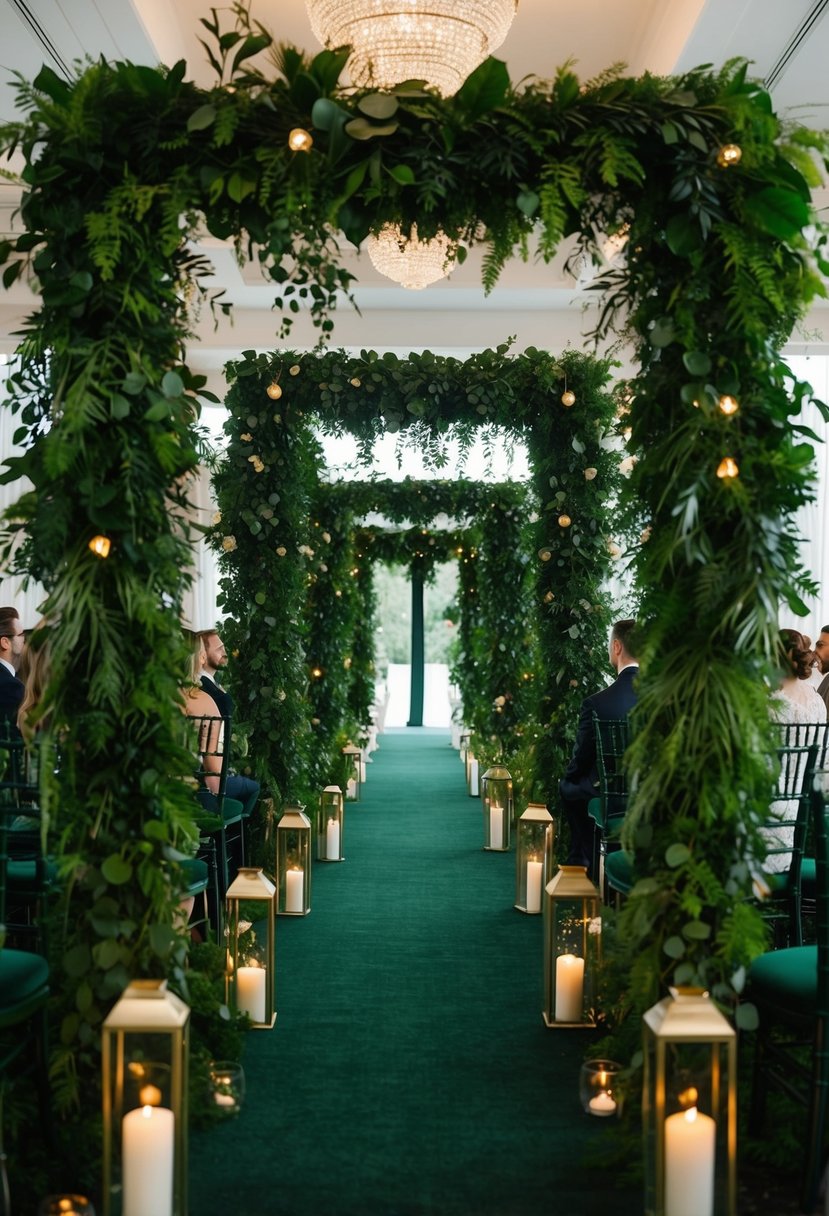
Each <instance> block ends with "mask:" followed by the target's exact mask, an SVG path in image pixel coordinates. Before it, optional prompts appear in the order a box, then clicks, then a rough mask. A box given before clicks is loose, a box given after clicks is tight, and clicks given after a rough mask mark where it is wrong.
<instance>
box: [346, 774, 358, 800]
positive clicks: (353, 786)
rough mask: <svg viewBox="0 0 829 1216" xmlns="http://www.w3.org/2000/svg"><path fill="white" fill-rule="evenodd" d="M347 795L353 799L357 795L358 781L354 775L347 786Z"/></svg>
mask: <svg viewBox="0 0 829 1216" xmlns="http://www.w3.org/2000/svg"><path fill="white" fill-rule="evenodd" d="M345 796H346V798H350V799H351V800H352V801H353V800H354V799H355V798H356V797H357V782H356V781H355V780H354V778H353V777H349V779H348V782H347V784H346V787H345Z"/></svg>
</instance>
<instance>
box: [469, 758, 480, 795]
mask: <svg viewBox="0 0 829 1216" xmlns="http://www.w3.org/2000/svg"><path fill="white" fill-rule="evenodd" d="M469 793H470V794H471V796H472V797H473V798H477V797H478V795H479V793H480V790H479V788H478V761H477V760H476V759H475V757H474V756H472V757H471V759H470V761H469Z"/></svg>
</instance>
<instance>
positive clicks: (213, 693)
mask: <svg viewBox="0 0 829 1216" xmlns="http://www.w3.org/2000/svg"><path fill="white" fill-rule="evenodd" d="M201 639H202V642H203V643H204V665H203V667H202V670H201V675H200V677H199V682H200V684H201V686H202V688H203V689H204V691H205V692H206V693H207V695H208V696H210V697H212V698H213V700H214V701H215V702H216V705H217V706H218V708H219V713H220V714H221V715H222V717H223V718H231V717H232V716H233V698H232V697H231V695H230V693H229V692H227V691H226V690H225V689H224V688H222V687H221V685H220V684H218V682H217V680H216V676H217V674H218V671H219V668H220V667H225V666H226V665H227V651H226V650H225V646H224V642H223V641H222V639H221V638H220V637H219V635H218V633H217V632H216V630H215V629H205V630H204V632H203V633H202V635H201Z"/></svg>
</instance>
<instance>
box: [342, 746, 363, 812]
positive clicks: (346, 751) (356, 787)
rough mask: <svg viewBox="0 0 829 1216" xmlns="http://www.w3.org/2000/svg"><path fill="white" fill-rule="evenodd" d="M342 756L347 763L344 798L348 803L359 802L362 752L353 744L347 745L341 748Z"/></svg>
mask: <svg viewBox="0 0 829 1216" xmlns="http://www.w3.org/2000/svg"><path fill="white" fill-rule="evenodd" d="M343 755H344V756H345V758H346V760H347V761H348V779H347V782H346V787H345V796H346V798H347V799H348V801H349V802H359V801H360V793H361V787H362V775H363V769H362V764H361V760H362V752H361V751H360V749H359V747H355V746H354V744H353V743H349V744H348V745H347V746H346V747H344V748H343Z"/></svg>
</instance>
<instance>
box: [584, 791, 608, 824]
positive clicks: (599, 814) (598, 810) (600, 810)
mask: <svg viewBox="0 0 829 1216" xmlns="http://www.w3.org/2000/svg"><path fill="white" fill-rule="evenodd" d="M587 813H588V815H589V816H590V818H591V819H593V820H594V821H595V822H596V823H597V824H598V826H599V827H600V828H603V827H604V804H603V802H602V800H601V798H591V799H590V801H589V802H588V804H587Z"/></svg>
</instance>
